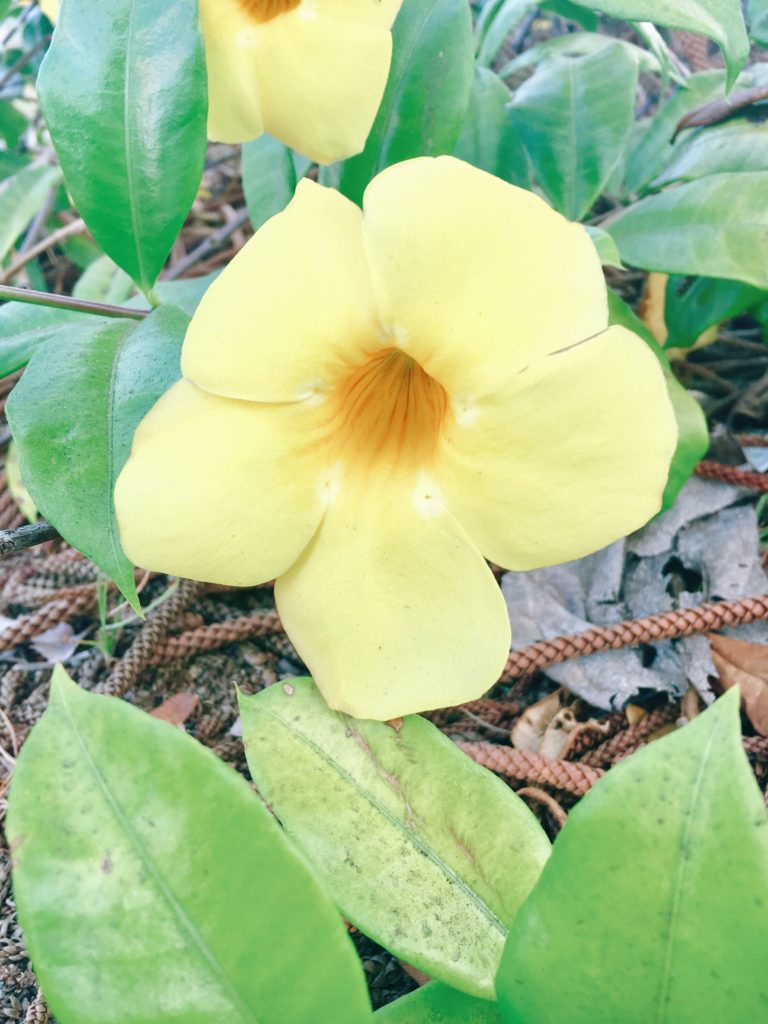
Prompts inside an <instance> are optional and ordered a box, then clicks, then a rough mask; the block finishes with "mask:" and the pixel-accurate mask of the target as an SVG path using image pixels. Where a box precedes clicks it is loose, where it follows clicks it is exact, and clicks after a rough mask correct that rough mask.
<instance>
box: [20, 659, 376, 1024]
mask: <svg viewBox="0 0 768 1024" xmlns="http://www.w3.org/2000/svg"><path fill="white" fill-rule="evenodd" d="M8 835H9V841H10V843H11V845H12V848H13V850H14V856H15V861H16V863H15V868H14V892H15V896H16V901H17V904H18V909H19V917H20V920H21V923H22V927H23V929H24V938H25V941H26V944H27V946H28V948H29V951H30V954H31V957H32V961H33V963H34V966H35V971H36V974H37V976H38V978H39V980H40V982H41V984H42V988H43V991H44V993H45V997H46V1000H47V1001H48V1003H49V1004H50V1006H51V1008H52V1010H53V1012H54V1013H55V1015H56V1018H57V1019H58V1021H59V1024H118V1022H119V1024H182V1022H183V1024H213V1022H215V1024H288V1022H290V1024H365V1022H367V1021H370V1020H372V1014H371V1012H370V1008H369V1005H368V999H367V995H366V990H365V982H364V980H363V976H362V971H361V970H360V966H359V961H358V960H357V956H356V954H355V952H354V949H353V947H352V945H351V943H350V942H349V939H348V937H347V936H346V934H345V929H344V925H343V923H342V921H341V919H340V917H339V915H338V913H337V911H336V910H335V908H334V906H333V905H332V903H331V901H330V900H329V899H328V897H327V895H326V894H325V893H324V892H323V891H322V889H321V888H320V885H319V883H318V882H317V881H316V879H315V878H314V877H313V875H312V874H311V872H310V870H309V868H308V867H307V865H306V864H305V862H304V861H303V859H302V858H301V857H300V856H299V855H298V854H297V853H296V852H295V850H294V849H293V848H292V847H291V846H290V844H289V843H287V842H286V840H285V838H284V837H283V835H282V834H281V830H280V828H279V827H278V826H277V824H276V823H275V821H274V820H273V818H272V817H271V815H270V814H269V812H268V811H267V809H266V808H265V807H264V806H263V804H262V803H261V802H260V801H259V799H258V798H257V797H256V796H255V794H254V793H253V792H252V791H251V789H250V788H249V786H248V785H247V784H246V782H245V781H244V780H243V779H242V778H240V776H239V775H237V774H236V773H235V772H234V771H232V770H231V769H230V768H228V767H227V766H226V765H225V764H224V763H223V762H222V761H220V760H219V759H218V758H217V757H215V756H214V755H213V754H211V752H210V751H208V750H206V749H205V747H203V746H201V745H200V744H199V743H197V742H195V740H193V739H191V738H190V737H189V736H187V735H185V734H184V733H183V732H182V731H180V730H179V729H177V728H175V727H174V726H171V725H168V724H167V723H165V722H161V721H159V720H158V719H156V718H152V717H151V716H150V715H146V714H144V712H142V711H138V710H137V709H136V708H133V707H131V706H130V705H129V704H127V703H125V702H124V701H121V700H117V699H115V698H114V697H102V696H96V695H94V694H89V693H87V692H85V691H84V690H81V689H80V688H79V687H77V686H76V685H75V684H74V683H73V682H71V681H70V680H69V679H68V678H67V676H66V673H65V672H64V670H63V669H61V668H57V669H56V672H55V678H54V682H53V687H52V690H51V700H50V704H49V707H48V710H47V711H46V713H45V715H44V716H43V718H42V719H41V720H40V722H39V723H38V724H37V725H36V726H35V728H34V729H33V731H32V734H31V735H30V737H29V739H28V740H27V742H26V743H25V745H24V749H23V750H22V753H21V756H20V758H19V762H18V765H17V767H16V771H15V774H14V778H13V783H12V786H11V793H10V800H9V812H8Z"/></svg>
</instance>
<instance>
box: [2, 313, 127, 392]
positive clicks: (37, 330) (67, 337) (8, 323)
mask: <svg viewBox="0 0 768 1024" xmlns="http://www.w3.org/2000/svg"><path fill="white" fill-rule="evenodd" d="M110 323H114V321H110V320H107V319H106V317H101V316H90V315H86V314H83V313H75V312H72V311H70V310H66V309H51V308H50V307H48V306H31V305H27V303H25V302H9V303H7V304H6V305H4V306H0V378H2V377H7V376H8V374H9V373H15V372H16V370H20V369H21V368H22V367H23V366H26V365H27V363H28V362H29V360H30V359H31V358H32V356H33V355H34V354H35V352H37V350H38V349H39V348H40V346H41V345H44V344H45V343H46V342H47V341H52V342H54V343H57V342H62V343H63V344H67V343H69V344H73V343H76V341H77V339H78V338H79V337H82V336H84V335H86V334H93V333H96V332H98V331H101V330H103V329H104V328H105V327H107V326H109V324H110Z"/></svg>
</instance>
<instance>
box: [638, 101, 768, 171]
mask: <svg viewBox="0 0 768 1024" xmlns="http://www.w3.org/2000/svg"><path fill="white" fill-rule="evenodd" d="M729 171H730V172H733V173H739V172H742V171H768V123H766V122H765V121H749V120H747V119H746V118H737V119H736V120H733V121H729V122H728V123H727V124H720V125H713V126H712V127H710V128H698V129H696V130H695V131H693V132H686V133H685V135H684V136H683V137H682V138H681V139H680V141H679V143H678V144H677V145H676V146H675V148H674V150H673V155H672V159H671V160H670V161H669V163H668V164H667V165H666V167H664V169H663V170H662V171H661V173H660V174H658V175H657V176H656V177H655V178H654V181H653V186H654V188H658V187H660V186H662V185H668V184H669V183H670V182H673V181H694V180H695V179H696V178H705V177H706V176H707V175H708V174H724V173H726V172H729Z"/></svg>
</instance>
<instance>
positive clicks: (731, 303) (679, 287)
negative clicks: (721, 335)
mask: <svg viewBox="0 0 768 1024" xmlns="http://www.w3.org/2000/svg"><path fill="white" fill-rule="evenodd" d="M766 299H768V293H766V292H765V291H764V290H763V289H762V288H754V287H753V286H752V285H750V284H743V283H742V282H741V281H721V280H718V279H717V278H713V277H697V278H696V279H695V280H693V281H691V280H690V279H689V278H680V277H674V276H673V277H670V279H669V281H668V282H667V290H666V296H665V300H664V321H665V323H666V325H667V329H668V331H669V337H668V338H667V341H666V347H667V348H687V347H688V346H689V345H693V344H694V342H695V341H696V340H697V339H698V338H699V336H700V335H701V334H703V333H704V331H706V330H707V328H708V327H712V326H713V324H719V323H722V322H723V321H724V320H730V318H731V317H733V316H738V314H739V313H742V312H743V311H744V310H745V309H749V307H750V306H754V305H756V304H757V303H759V302H761V301H762V302H764V301H766Z"/></svg>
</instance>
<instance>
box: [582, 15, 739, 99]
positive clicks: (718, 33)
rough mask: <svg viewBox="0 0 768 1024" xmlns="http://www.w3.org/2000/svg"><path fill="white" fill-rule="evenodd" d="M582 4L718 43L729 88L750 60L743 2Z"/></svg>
mask: <svg viewBox="0 0 768 1024" xmlns="http://www.w3.org/2000/svg"><path fill="white" fill-rule="evenodd" d="M582 4H583V6H584V7H588V8H590V10H593V11H601V12H602V13H603V14H609V15H610V16H611V17H612V18H624V19H626V20H627V21H653V22H655V23H656V24H657V25H665V26H667V27H669V28H679V29H682V30H683V31H684V32H696V33H699V34H701V35H703V36H707V37H708V38H709V39H714V41H715V42H716V43H717V45H718V46H719V47H720V49H721V50H722V52H723V57H724V58H725V64H726V67H727V69H728V88H730V87H731V86H732V85H733V83H734V82H735V80H736V76H737V75H738V73H739V71H740V70H741V68H742V67H743V66H744V64H745V63H746V60H747V57H748V56H749V40H748V39H747V31H746V28H745V27H744V18H743V16H742V13H741V0H582Z"/></svg>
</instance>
